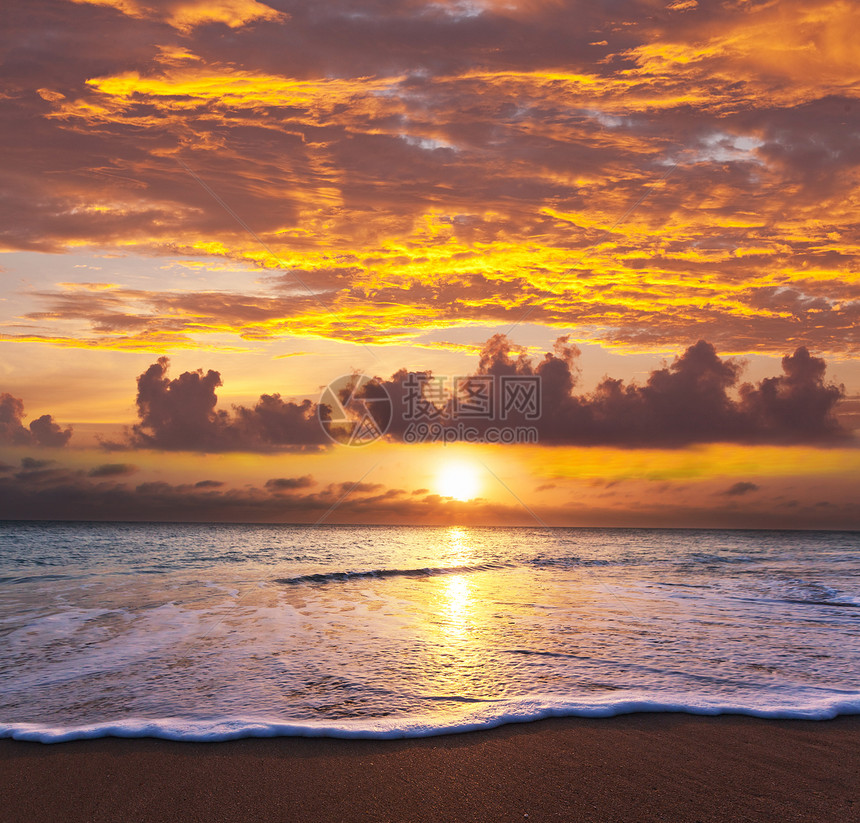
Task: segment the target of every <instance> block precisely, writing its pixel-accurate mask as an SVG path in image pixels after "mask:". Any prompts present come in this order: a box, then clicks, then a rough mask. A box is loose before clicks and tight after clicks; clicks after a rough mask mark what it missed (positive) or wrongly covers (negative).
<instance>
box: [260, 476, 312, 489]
mask: <svg viewBox="0 0 860 823" xmlns="http://www.w3.org/2000/svg"><path fill="white" fill-rule="evenodd" d="M314 485H316V480H314V479H313V477H311V476H310V475H309V474H306V475H304V476H302V477H273V478H272V479H271V480H267V481H266V488H267V489H269V490H270V491H276V492H280V491H293V490H295V489H306V488H308V486H314Z"/></svg>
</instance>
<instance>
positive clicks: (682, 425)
mask: <svg viewBox="0 0 860 823" xmlns="http://www.w3.org/2000/svg"><path fill="white" fill-rule="evenodd" d="M578 357H579V350H578V349H577V348H576V347H575V346H572V345H570V344H569V342H568V339H567V338H566V337H562V338H560V339H559V340H558V342H557V343H556V346H555V350H554V352H551V353H547V354H546V355H545V356H544V358H543V359H542V360H541V361H539V362H538V363H537V364H535V363H534V362H533V361H532V360H531V359H530V358H529V357H527V356H526V355H525V353H524V352H523V351H521V350H518V349H517V348H516V347H515V346H513V345H512V344H511V343H510V341H508V340H507V338H506V337H504V336H503V335H495V336H494V337H493V338H491V339H490V340H489V341H488V342H487V344H486V345H485V347H484V349H483V351H482V352H481V356H480V360H479V365H478V369H477V371H476V377H478V378H480V377H485V376H489V377H491V378H493V382H492V383H490V384H489V385H490V388H489V389H488V390H489V391H492V392H495V395H494V399H493V403H494V404H495V407H494V410H493V411H492V413H488V414H486V415H483V416H481V417H469V418H467V417H466V416H465V415H464V414H463V413H462V412H460V413H458V411H457V407H456V406H455V404H454V403H453V402H452V401H451V400H447V401H445V400H442V401H440V400H439V399H437V400H436V401H435V404H434V405H430V404H428V403H427V402H424V404H423V412H424V413H423V414H422V413H421V411H419V412H418V415H420V418H419V419H420V421H423V422H425V423H427V424H433V425H436V426H439V427H440V428H441V429H442V430H445V429H447V430H448V431H449V432H451V433H452V435H453V434H454V432H455V430H456V426H457V425H458V424H461V423H462V424H466V425H468V426H470V427H473V428H475V429H477V430H478V431H480V432H481V433H483V434H486V433H487V432H488V431H489V429H490V428H491V427H499V426H500V425H502V426H507V427H514V426H530V427H533V428H534V429H536V431H537V438H538V441H539V442H540V443H542V444H546V445H609V446H622V447H670V448H674V447H680V446H686V445H689V444H693V443H713V442H739V443H785V444H802V443H819V444H821V443H845V442H848V441H849V439H850V435H849V433H848V432H847V431H846V430H845V429H843V428H842V426H841V425H840V424H839V422H838V420H837V419H836V416H835V407H836V404H837V402H838V401H839V400H840V399H841V398H842V397H843V396H844V390H843V388H842V387H841V386H836V385H833V384H828V383H826V382H825V371H826V364H825V361H824V360H823V359H821V358H817V357H813V356H812V355H810V354H809V352H808V351H807V350H806V349H805V348H804V347H801V348H798V349H797V351H796V352H795V353H794V354H792V355H788V356H786V357H784V358H783V360H782V368H783V372H784V373H783V374H782V375H781V376H779V377H770V378H766V379H764V380H762V381H760V382H759V383H757V384H755V385H753V384H749V383H745V384H740V383H739V380H740V375H741V372H742V364H741V363H740V362H738V361H736V360H734V359H731V358H727V359H722V358H720V357H719V356H718V355H717V352H716V350H715V349H714V346H713V345H712V344H710V343H708V342H705V341H704V340H700V341H699V342H698V343H696V344H695V345H693V346H690V347H689V348H688V349H687V350H686V351H685V352H684V353H683V354H682V355H680V356H679V357H677V358H675V360H674V362H673V363H671V364H670V365H668V366H665V367H663V368H660V369H656V370H654V371H652V372H651V374H650V375H649V376H648V378H647V380H646V381H645V382H644V384H642V385H639V384H636V383H624V381H622V380H619V379H614V378H611V377H606V378H604V379H603V380H602V382H601V383H600V384H599V385H598V387H597V388H596V390H595V391H594V392H591V393H589V394H581V395H577V394H575V393H574V388H575V385H576V380H577V374H578V368H577V365H576V364H577V360H578ZM432 377H433V376H432V375H431V374H429V373H427V372H420V373H409V372H407V371H406V370H401V371H399V372H397V373H396V374H395V375H393V377H392V378H391V379H390V380H388V381H380V383H379V385H381V386H384V388H385V390H386V391H387V392H388V394H389V395H390V396H391V398H392V402H393V405H394V410H395V417H394V421H393V423H392V425H391V427H390V428H389V434H390V435H391V436H392V437H394V438H395V439H405V440H406V441H407V442H409V441H410V435H409V431H410V426H411V427H412V429H411V430H412V431H414V430H415V428H414V426H415V422H416V417H415V414H416V409H417V406H416V403H415V401H414V399H412V400H410V393H411V394H412V395H414V394H415V389H414V388H411V389H410V384H415V383H416V382H418V383H421V384H422V385H424V386H426V387H427V388H424V389H423V398H424V399H425V401H426V399H427V393H428V390H429V388H430V387H431V386H432ZM504 377H507V378H511V377H514V378H533V379H535V381H536V384H537V386H538V387H539V395H540V413H539V416H538V417H537V419H529V413H528V412H527V411H525V410H523V411H518V410H517V409H516V408H514V410H513V411H511V412H510V413H509V414H508V415H507V417H504V415H503V410H502V409H501V405H502V399H503V398H502V396H501V392H502V391H503V389H501V383H500V382H499V379H501V378H504ZM526 382H527V381H526ZM476 383H477V381H476ZM525 384H526V383H524V385H525ZM368 385H373V384H368ZM449 388H452V386H449ZM460 393H461V394H462V388H461V390H460ZM410 415H412V418H411V420H410V419H408V418H409V417H410ZM455 439H460V438H459V437H458V436H455ZM413 442H414V441H413Z"/></svg>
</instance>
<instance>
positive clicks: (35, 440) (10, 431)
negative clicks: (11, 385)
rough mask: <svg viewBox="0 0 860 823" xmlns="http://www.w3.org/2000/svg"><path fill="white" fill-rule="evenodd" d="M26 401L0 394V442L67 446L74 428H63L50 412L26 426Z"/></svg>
mask: <svg viewBox="0 0 860 823" xmlns="http://www.w3.org/2000/svg"><path fill="white" fill-rule="evenodd" d="M23 419H24V402H23V401H22V400H21V399H20V398H17V397H13V396H12V395H11V394H8V393H3V394H0V444H5V445H9V446H51V447H59V446H65V445H66V443H68V442H69V438H70V437H71V436H72V429H71V427H68V428H66V429H63V428H62V427H61V426H60V425H59V424H58V423H55V422H54V418H53V417H52V416H51V415H50V414H43V415H42V416H41V417H38V418H36V419H35V420H32V421H30V425H29V426H28V427H27V428H24V425H23Z"/></svg>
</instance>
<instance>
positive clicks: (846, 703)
mask: <svg viewBox="0 0 860 823" xmlns="http://www.w3.org/2000/svg"><path fill="white" fill-rule="evenodd" d="M644 712H650V713H669V712H676V713H678V712H680V713H684V714H691V715H704V716H715V715H744V716H747V717H761V718H769V719H782V720H832V719H833V718H835V717H838V716H839V715H856V714H860V692H856V693H855V694H853V695H850V696H847V695H839V696H836V695H830V696H826V697H819V698H817V699H807V700H805V701H803V702H794V703H782V702H778V701H777V702H774V701H768V700H762V701H760V702H759V703H758V704H756V705H743V704H738V703H728V704H725V703H719V702H714V701H711V700H708V699H707V698H706V697H703V698H702V699H701V700H700V701H698V702H694V703H683V702H673V701H671V700H670V701H666V700H662V701H661V700H656V699H648V698H646V697H640V698H638V699H627V700H615V701H603V702H596V703H564V702H560V701H558V700H554V699H552V698H551V697H543V698H539V697H535V698H531V699H528V700H521V701H518V702H514V703H510V704H505V705H504V706H503V707H499V706H493V707H492V708H481V709H478V710H475V711H470V712H467V713H465V714H463V715H462V716H460V717H459V718H457V719H456V720H454V719H452V718H451V716H450V715H447V716H444V717H442V716H440V717H438V718H430V717H420V718H414V717H404V718H389V717H384V718H378V719H375V720H368V719H354V720H351V719H345V720H341V721H339V722H337V723H333V722H326V721H315V722H293V721H289V720H278V719H276V718H256V717H221V718H212V719H193V718H180V717H166V718H159V719H141V718H134V717H131V718H128V719H125V720H115V721H109V722H103V723H91V724H85V725H81V726H62V725H42V724H39V723H18V724H0V738H2V737H7V738H12V739H13V740H26V741H33V742H38V743H62V742H66V741H70V740H88V739H92V738H99V737H124V738H142V737H154V738H160V739H163V740H177V741H188V742H198V743H207V742H211V743H215V742H219V741H227V740H238V739H241V738H247V737H331V738H340V739H370V740H394V739H401V738H419V737H433V736H438V735H447V734H461V733H464V732H473V731H480V730H482V729H493V728H496V727H498V726H503V725H506V724H510V723H529V722H533V721H536V720H544V719H548V718H557V717H595V718H599V717H616V716H619V715H625V714H635V713H644Z"/></svg>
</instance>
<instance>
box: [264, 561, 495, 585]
mask: <svg viewBox="0 0 860 823" xmlns="http://www.w3.org/2000/svg"><path fill="white" fill-rule="evenodd" d="M511 567H512V564H510V563H480V564H477V565H474V566H428V567H426V568H423V569H370V570H368V571H349V572H321V573H319V574H302V575H299V576H298V577H278V578H276V579H275V583H280V584H282V585H285V586H301V585H303V584H308V583H345V582H347V581H350V580H365V579H373V578H385V577H437V576H439V575H443V574H469V573H472V572H486V571H492V570H494V569H508V568H511Z"/></svg>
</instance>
